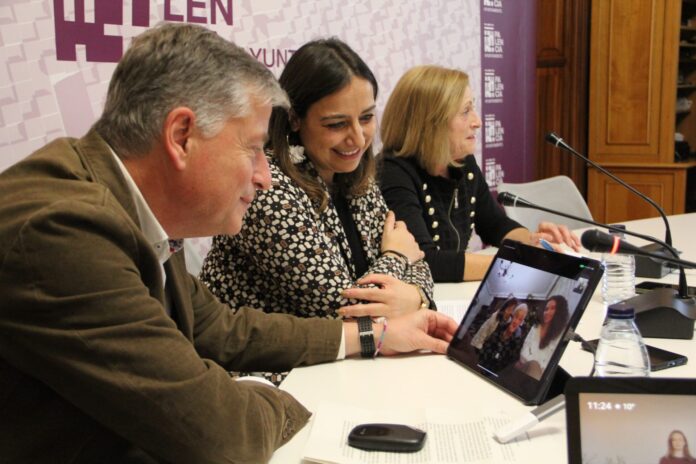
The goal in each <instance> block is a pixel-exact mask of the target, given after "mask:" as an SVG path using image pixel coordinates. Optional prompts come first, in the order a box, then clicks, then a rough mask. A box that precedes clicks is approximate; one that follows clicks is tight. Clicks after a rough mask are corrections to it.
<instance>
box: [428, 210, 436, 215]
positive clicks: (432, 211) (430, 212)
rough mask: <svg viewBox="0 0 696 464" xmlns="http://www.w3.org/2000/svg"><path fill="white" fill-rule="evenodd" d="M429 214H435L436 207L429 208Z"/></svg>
mask: <svg viewBox="0 0 696 464" xmlns="http://www.w3.org/2000/svg"><path fill="white" fill-rule="evenodd" d="M428 214H429V215H430V216H432V215H433V214H435V208H428Z"/></svg>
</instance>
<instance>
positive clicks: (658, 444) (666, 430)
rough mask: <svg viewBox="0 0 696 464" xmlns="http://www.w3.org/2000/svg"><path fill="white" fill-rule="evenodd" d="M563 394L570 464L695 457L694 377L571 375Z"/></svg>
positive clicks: (657, 460) (695, 382) (659, 461)
mask: <svg viewBox="0 0 696 464" xmlns="http://www.w3.org/2000/svg"><path fill="white" fill-rule="evenodd" d="M565 394H566V424H567V434H568V462H569V463H570V464H581V463H582V464H591V463H604V462H614V463H622V462H625V463H642V462H645V463H654V464H658V463H672V462H694V461H690V460H687V459H680V456H681V457H682V458H683V457H686V455H688V456H691V457H692V458H694V459H696V456H694V454H696V453H694V451H690V450H696V421H694V411H696V379H675V378H649V377H634V378H620V377H603V378H602V377H589V378H588V377H576V378H572V379H570V380H569V381H568V383H567V384H566V390H565ZM685 453H686V454H685Z"/></svg>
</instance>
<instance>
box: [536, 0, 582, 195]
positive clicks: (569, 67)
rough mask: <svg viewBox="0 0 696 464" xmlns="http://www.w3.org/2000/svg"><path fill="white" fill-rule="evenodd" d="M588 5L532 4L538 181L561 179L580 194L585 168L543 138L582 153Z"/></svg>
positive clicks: (567, 1) (550, 0)
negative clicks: (558, 138) (563, 142)
mask: <svg viewBox="0 0 696 464" xmlns="http://www.w3.org/2000/svg"><path fill="white" fill-rule="evenodd" d="M589 2H590V0H537V72H536V76H537V118H536V122H537V135H536V137H537V162H536V173H537V178H538V179H543V178H546V177H551V176H555V175H559V174H562V175H566V176H568V177H570V178H571V179H573V181H574V182H575V184H576V185H577V186H578V189H579V190H580V192H582V193H583V194H584V193H585V190H586V169H585V165H584V163H583V162H581V161H579V160H577V159H576V158H574V157H572V156H571V155H569V154H567V153H564V152H561V151H560V150H559V149H557V148H555V147H553V146H551V145H549V144H547V143H546V142H545V141H544V137H545V136H546V134H547V133H548V132H550V131H553V132H556V133H557V134H559V135H560V136H561V137H563V139H564V140H566V142H568V143H569V144H570V145H572V146H573V147H575V148H576V149H577V150H579V151H580V152H581V153H585V152H586V147H587V91H588V87H587V70H588V63H589V56H588V53H589V51H588V50H589V48H588V46H589V44H588V39H589V5H590V3H589Z"/></svg>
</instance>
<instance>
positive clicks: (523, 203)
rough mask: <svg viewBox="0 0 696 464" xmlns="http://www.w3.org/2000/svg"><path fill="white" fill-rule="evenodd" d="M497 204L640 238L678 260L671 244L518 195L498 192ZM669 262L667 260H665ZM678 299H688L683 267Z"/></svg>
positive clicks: (682, 268)
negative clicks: (560, 217)
mask: <svg viewBox="0 0 696 464" xmlns="http://www.w3.org/2000/svg"><path fill="white" fill-rule="evenodd" d="M497 200H498V203H500V204H501V205H503V206H512V207H518V208H532V209H537V210H539V211H544V212H546V213H551V214H556V215H558V216H562V217H565V218H568V219H574V220H576V221H580V222H584V223H585V224H592V225H593V226H597V227H601V228H603V229H608V230H611V231H612V232H617V233H624V234H626V235H631V236H633V237H638V238H642V239H643V240H647V241H648V242H653V243H657V244H658V245H662V246H663V247H665V248H666V249H667V250H669V252H670V253H672V255H673V256H674V257H675V258H677V259H679V253H678V252H677V250H675V249H674V247H672V244H668V243H665V242H663V241H661V240H659V239H656V238H655V237H651V236H649V235H645V234H640V233H638V232H631V231H630V230H625V229H621V228H619V227H614V226H611V225H609V224H602V223H601V222H595V221H593V220H591V219H586V218H582V217H579V216H573V215H572V214H568V213H563V212H561V211H555V210H553V209H549V208H544V207H543V206H539V205H536V204H534V203H532V202H530V201H527V200H525V199H524V198H520V197H519V196H518V195H513V194H512V193H510V192H499V193H498V198H497ZM667 261H669V260H667ZM679 297H680V298H688V297H689V287H688V285H687V283H686V273H685V272H684V267H683V266H679Z"/></svg>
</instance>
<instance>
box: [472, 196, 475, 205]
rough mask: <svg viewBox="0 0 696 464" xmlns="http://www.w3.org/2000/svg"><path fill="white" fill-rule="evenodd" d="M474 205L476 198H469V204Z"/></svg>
mask: <svg viewBox="0 0 696 464" xmlns="http://www.w3.org/2000/svg"><path fill="white" fill-rule="evenodd" d="M474 203H476V197H471V204H472V205H473V204H474Z"/></svg>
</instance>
